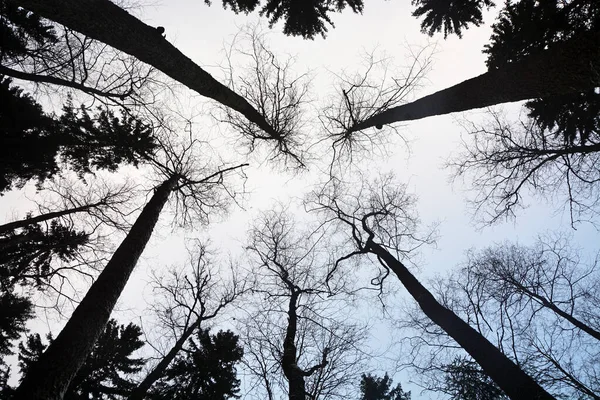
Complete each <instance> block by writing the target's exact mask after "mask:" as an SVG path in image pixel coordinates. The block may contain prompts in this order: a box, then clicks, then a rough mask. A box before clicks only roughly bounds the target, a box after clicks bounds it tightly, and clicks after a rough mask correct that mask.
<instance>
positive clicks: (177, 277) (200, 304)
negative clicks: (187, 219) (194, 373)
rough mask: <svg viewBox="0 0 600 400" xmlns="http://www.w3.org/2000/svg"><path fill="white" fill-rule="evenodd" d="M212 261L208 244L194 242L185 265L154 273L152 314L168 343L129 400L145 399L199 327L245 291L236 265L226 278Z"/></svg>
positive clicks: (243, 282) (209, 321)
mask: <svg viewBox="0 0 600 400" xmlns="http://www.w3.org/2000/svg"><path fill="white" fill-rule="evenodd" d="M215 264H216V261H215V260H213V256H212V255H211V254H210V251H209V249H208V247H207V245H206V244H204V243H202V242H199V241H196V243H194V247H193V248H192V249H190V259H189V261H188V263H187V265H186V266H185V267H184V268H172V269H171V270H169V272H168V274H167V275H166V276H164V274H163V275H157V274H156V273H155V274H154V275H153V282H152V286H153V288H152V291H153V299H154V300H153V305H152V309H153V314H155V315H156V316H157V318H158V326H159V327H160V328H159V329H160V331H161V332H162V333H164V334H165V337H169V338H170V340H169V341H170V342H171V344H170V346H168V350H167V351H166V352H163V353H162V354H160V357H159V358H158V359H157V362H156V363H155V365H154V366H153V367H152V368H151V369H150V370H149V372H148V373H147V374H146V375H145V376H144V378H143V379H142V380H141V382H140V383H139V384H138V386H137V387H136V388H135V389H134V390H133V391H132V392H131V393H130V394H129V396H128V399H129V400H139V399H144V398H145V397H146V395H147V393H148V392H149V391H151V390H152V389H151V388H152V385H153V384H154V383H155V382H156V381H158V380H159V379H161V378H162V377H163V375H164V372H165V371H166V369H167V367H168V366H169V364H170V363H171V362H172V361H173V360H174V359H175V357H176V356H177V354H178V353H179V352H181V351H182V350H183V349H184V347H185V345H186V343H187V341H188V339H189V338H190V337H191V336H192V335H193V334H194V333H195V332H197V331H198V330H199V329H206V327H207V326H206V325H207V324H210V323H211V322H212V320H214V319H215V318H217V317H218V316H220V315H221V314H223V312H224V311H225V309H226V308H227V307H228V306H230V304H231V303H232V302H233V301H235V300H236V299H237V298H239V296H241V295H243V294H244V293H245V291H246V289H247V287H246V281H245V280H244V279H240V277H239V276H238V275H237V271H236V269H235V266H233V265H232V266H231V267H232V268H231V272H232V276H231V277H229V278H225V277H224V276H223V275H224V272H225V271H223V268H222V267H221V266H217V265H215ZM225 279H228V281H226V280H225ZM162 345H163V346H164V343H163V344H162ZM153 347H154V348H157V347H156V346H153Z"/></svg>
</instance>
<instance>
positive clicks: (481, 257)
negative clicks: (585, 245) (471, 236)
mask: <svg viewBox="0 0 600 400" xmlns="http://www.w3.org/2000/svg"><path fill="white" fill-rule="evenodd" d="M598 278H599V277H598V269H597V260H596V259H592V260H591V262H589V263H588V262H586V261H584V260H583V256H582V255H580V254H578V252H577V251H576V250H575V249H574V248H573V246H572V244H571V243H569V240H568V239H567V238H566V237H564V236H558V237H557V236H543V237H540V238H539V239H538V240H537V242H536V243H535V244H533V245H532V246H519V245H515V244H511V243H503V244H499V245H496V246H492V247H489V248H485V249H483V250H481V251H474V250H473V251H470V252H469V253H468V260H467V261H466V263H465V264H464V266H462V267H461V268H460V269H458V270H457V271H454V272H453V273H452V274H451V275H450V276H449V277H448V279H445V280H442V279H440V280H438V281H437V282H436V283H435V285H434V288H435V289H434V290H435V292H436V295H437V297H438V298H440V299H442V300H441V301H442V302H443V304H444V305H446V306H447V307H449V308H451V309H452V310H453V311H454V312H456V313H457V314H459V315H460V316H461V317H462V318H464V319H466V320H467V321H469V323H470V324H472V325H473V326H474V327H475V328H476V329H477V330H478V331H479V332H481V333H482V334H483V335H485V336H486V337H488V338H489V339H490V341H492V342H495V343H496V344H497V346H498V348H499V349H500V350H501V351H502V352H503V353H505V354H506V355H507V356H509V357H511V358H512V359H513V360H515V361H516V362H517V363H519V365H520V366H521V367H522V368H523V369H525V370H526V371H528V372H529V373H530V374H531V375H532V376H533V377H535V379H536V380H537V381H538V382H540V383H543V384H544V385H545V386H547V387H548V388H549V390H551V391H552V393H554V394H555V395H556V396H557V397H559V396H561V397H565V396H566V397H569V398H571V397H572V398H579V397H581V398H590V399H597V398H598V396H597V392H598V388H599V387H600V386H599V385H600V382H599V381H598V378H597V376H598V363H597V362H596V361H595V360H596V359H597V357H598V344H597V343H598V339H597V338H598V328H600V326H599V325H598V319H599V316H598V313H597V311H596V310H595V307H594V305H593V304H595V302H596V301H597V298H598V290H597V289H596V288H597V282H598ZM403 319H404V318H403ZM402 324H403V325H404V327H405V328H406V330H407V331H412V332H414V333H415V335H414V336H413V337H410V338H409V339H407V344H408V346H409V347H410V348H411V349H413V350H411V352H412V356H411V357H410V358H412V359H413V360H414V362H412V361H411V364H412V365H413V366H415V367H416V368H417V370H419V371H422V372H425V374H426V375H430V374H427V372H426V371H427V370H429V371H431V372H433V374H432V375H430V376H429V379H430V382H429V385H430V386H433V387H436V386H439V385H438V383H436V375H437V378H440V376H439V374H438V373H437V372H438V371H440V370H444V369H445V368H446V367H447V366H445V364H446V363H447V359H448V358H450V359H451V358H454V357H455V356H456V352H455V351H454V350H452V349H451V346H448V343H449V342H448V337H447V335H446V334H445V333H444V332H442V331H441V330H440V329H437V328H436V327H434V326H433V325H432V323H431V321H427V320H425V319H423V318H421V317H420V316H419V315H418V313H415V312H409V313H408V317H406V318H405V319H404V320H403V322H402ZM420 348H421V349H420ZM422 352H425V353H428V352H433V353H435V354H437V356H436V357H435V359H434V358H430V357H428V356H425V357H423V355H424V354H422ZM420 353H421V354H420Z"/></svg>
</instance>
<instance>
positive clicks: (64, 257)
mask: <svg viewBox="0 0 600 400" xmlns="http://www.w3.org/2000/svg"><path fill="white" fill-rule="evenodd" d="M88 240H89V235H88V234H86V233H85V232H83V231H77V230H75V229H73V228H72V227H69V226H65V225H62V224H61V223H60V222H59V221H57V220H53V221H51V222H50V224H49V226H48V228H47V229H43V228H42V224H32V225H28V226H26V227H24V228H22V229H19V230H18V231H11V232H8V234H5V235H0V250H1V252H0V282H1V283H2V285H3V288H7V287H13V286H14V285H16V284H21V285H33V286H37V287H41V286H43V285H44V284H45V283H47V282H48V281H49V279H50V278H51V277H52V275H53V274H54V272H55V271H54V269H53V268H52V261H53V260H55V259H58V260H60V261H65V262H68V261H72V260H73V259H74V257H75V256H76V254H77V253H78V251H79V249H80V248H81V246H83V245H85V244H86V243H88Z"/></svg>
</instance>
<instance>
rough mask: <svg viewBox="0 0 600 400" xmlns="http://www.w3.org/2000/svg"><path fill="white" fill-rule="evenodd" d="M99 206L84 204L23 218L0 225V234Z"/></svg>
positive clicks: (97, 204) (98, 204)
mask: <svg viewBox="0 0 600 400" xmlns="http://www.w3.org/2000/svg"><path fill="white" fill-rule="evenodd" d="M100 205H102V203H100V202H99V203H94V204H86V205H84V206H80V207H74V208H69V209H66V210H61V211H55V212H49V213H46V214H41V215H37V216H35V217H31V218H25V219H21V220H19V221H13V222H9V223H6V224H3V225H0V233H4V232H10V231H13V230H15V229H18V228H24V227H26V226H28V225H32V224H37V223H38V222H43V221H47V220H49V219H54V218H58V217H62V216H63V215H69V214H74V213H78V212H82V211H86V210H89V209H91V208H94V207H98V206H100Z"/></svg>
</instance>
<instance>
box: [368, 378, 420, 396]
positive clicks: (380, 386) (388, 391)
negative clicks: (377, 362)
mask: <svg viewBox="0 0 600 400" xmlns="http://www.w3.org/2000/svg"><path fill="white" fill-rule="evenodd" d="M391 386H392V379H391V378H390V377H389V376H388V374H387V373H386V374H385V375H384V377H383V378H379V377H377V376H373V375H371V374H366V375H365V374H363V376H362V378H361V380H360V391H361V397H360V400H410V398H411V396H410V392H405V391H403V390H402V385H401V384H397V385H396V387H395V388H392V387H391Z"/></svg>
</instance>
